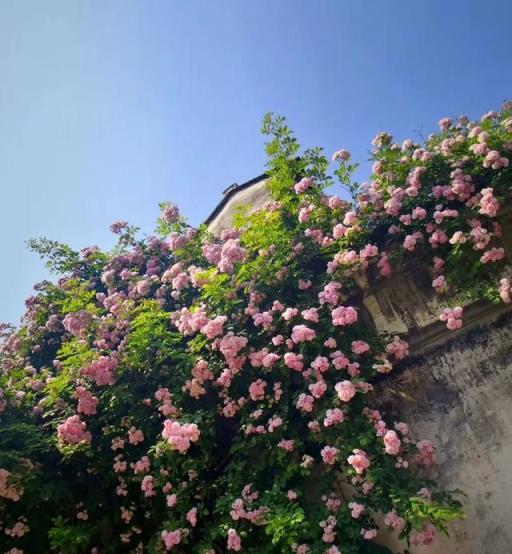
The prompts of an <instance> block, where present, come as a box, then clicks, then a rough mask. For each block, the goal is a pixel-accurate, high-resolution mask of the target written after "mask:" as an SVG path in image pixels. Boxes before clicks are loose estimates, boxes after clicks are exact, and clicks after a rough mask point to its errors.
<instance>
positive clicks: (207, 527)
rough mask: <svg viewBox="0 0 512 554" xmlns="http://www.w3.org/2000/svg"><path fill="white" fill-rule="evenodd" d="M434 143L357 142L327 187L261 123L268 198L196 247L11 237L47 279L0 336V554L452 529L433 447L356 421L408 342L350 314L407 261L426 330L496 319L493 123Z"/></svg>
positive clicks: (277, 545)
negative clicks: (365, 162)
mask: <svg viewBox="0 0 512 554" xmlns="http://www.w3.org/2000/svg"><path fill="white" fill-rule="evenodd" d="M440 128H441V130H440V132H439V133H437V134H435V135H433V136H431V137H429V139H428V140H427V141H426V142H424V143H422V144H416V143H415V142H414V141H412V140H406V141H405V142H404V143H403V144H402V145H399V144H397V143H395V142H393V139H392V137H391V136H390V135H389V134H387V133H379V134H378V135H377V136H376V137H375V139H374V141H373V146H374V149H373V154H372V157H373V162H374V163H373V168H372V177H371V182H370V183H369V184H361V185H358V184H356V183H354V182H353V178H352V174H353V172H354V170H355V168H356V165H355V164H352V163H351V156H350V153H349V152H348V151H347V150H339V151H338V152H336V153H335V154H334V155H333V162H334V170H333V171H332V172H330V170H329V167H330V164H329V162H328V160H327V159H326V158H325V157H324V156H323V154H322V151H321V150H320V149H311V150H306V151H304V152H301V151H300V149H299V145H298V143H297V141H296V140H295V138H294V137H293V135H292V134H291V132H290V130H289V129H288V127H287V126H286V124H285V121H284V120H283V119H282V118H279V117H277V118H275V117H273V116H270V115H269V116H267V117H266V118H265V120H264V132H265V133H266V134H267V135H269V136H270V139H269V142H268V144H267V153H268V155H269V165H268V174H269V181H268V189H269V194H270V195H271V200H270V201H269V202H268V204H267V205H266V206H264V207H263V208H261V209H258V210H251V209H249V208H247V209H245V210H241V212H240V213H239V214H238V215H237V216H236V218H235V221H234V227H233V228H232V229H228V230H225V231H224V232H223V233H222V235H221V236H220V237H215V236H212V235H211V234H210V233H209V232H208V229H207V228H206V227H205V226H201V227H200V228H199V229H194V228H192V227H190V226H188V225H187V224H186V223H185V221H184V220H183V218H182V217H181V216H180V213H179V211H178V209H177V208H176V207H175V206H174V205H171V204H164V205H162V214H161V217H160V219H159V222H158V227H157V231H156V233H155V236H152V237H149V238H146V239H139V238H137V237H138V235H137V230H136V229H134V228H132V227H130V226H129V225H128V224H127V223H125V222H117V223H115V224H114V225H112V231H113V232H114V233H116V234H117V235H118V236H119V241H118V244H117V246H116V247H115V248H114V250H113V251H112V252H102V251H100V250H99V249H98V248H95V247H89V248H85V249H84V250H82V251H81V252H75V251H73V250H71V249H70V248H69V247H67V246H65V245H62V244H59V243H55V242H52V241H49V240H46V239H42V240H39V241H32V242H31V246H32V248H33V249H34V250H35V251H36V252H38V253H39V254H41V255H43V256H44V257H46V258H47V259H48V264H49V266H50V268H51V269H52V270H54V271H55V272H56V273H58V274H60V278H59V279H58V280H57V281H56V282H55V283H50V282H46V281H45V282H43V283H40V284H38V285H37V286H36V294H35V295H34V296H33V297H31V298H29V299H28V300H27V303H26V305H27V311H26V314H25V316H24V318H23V320H22V324H21V326H20V327H19V328H17V329H13V328H10V327H8V326H3V327H2V337H3V341H2V347H1V355H0V356H1V357H0V361H1V367H2V373H1V376H0V387H1V388H0V410H1V416H0V417H1V422H0V423H1V433H0V520H1V522H0V545H1V547H2V552H8V553H9V554H20V553H22V552H25V553H36V552H37V553H40V552H51V551H54V552H62V553H66V554H69V553H71V554H72V553H86V552H87V553H96V554H100V553H114V552H140V553H142V552H150V553H162V552H166V551H173V552H176V553H180V552H191V553H198V554H214V553H225V552H231V551H233V552H247V553H259V554H260V553H281V552H283V553H284V552H294V553H296V554H309V553H311V554H314V553H322V554H339V553H342V554H356V553H372V552H374V553H377V552H389V550H388V549H386V548H384V547H382V546H379V537H381V536H382V534H383V533H386V529H389V530H395V531H396V532H397V533H399V534H400V536H401V537H402V538H403V539H405V541H406V544H407V545H418V544H430V543H431V542H432V541H433V540H434V538H435V534H436V530H440V531H445V530H446V528H447V524H448V522H449V521H451V520H452V519H454V518H458V517H461V516H462V512H461V505H460V503H459V501H458V500H457V494H456V493H453V492H449V491H443V490H439V489H438V487H437V486H436V484H435V483H433V482H432V481H430V480H429V479H428V467H429V466H430V465H431V464H433V463H435V447H434V445H433V443H432V442H431V441H430V440H428V438H425V437H416V436H415V434H414V429H409V427H408V425H407V424H406V423H405V422H402V421H399V419H398V418H397V417H396V415H395V414H384V413H382V412H381V411H380V410H379V406H380V398H379V392H378V391H379V390H382V389H383V388H385V386H386V379H385V374H387V373H388V372H390V371H392V370H393V368H395V367H396V366H397V365H399V364H400V363H401V362H403V360H404V359H406V357H407V355H408V353H409V350H408V344H407V342H406V340H404V337H398V336H384V335H378V334H377V333H376V332H375V331H374V330H373V329H372V328H371V327H370V326H369V325H368V323H365V317H364V313H363V312H362V309H361V306H360V304H359V303H358V301H357V299H358V292H359V284H360V283H362V282H364V281H366V282H368V283H370V286H379V281H381V280H384V279H386V278H388V277H389V276H390V275H392V274H393V272H394V271H395V269H396V268H397V266H399V265H400V264H402V263H404V260H406V259H407V257H410V256H421V263H424V264H428V265H430V267H431V272H432V287H433V293H434V294H437V295H439V298H440V300H441V306H442V309H441V310H440V314H439V319H440V320H441V321H442V322H444V324H445V325H446V327H447V329H446V332H447V333H449V332H451V330H456V329H458V328H460V327H461V326H462V325H463V324H464V305H465V304H466V303H467V302H468V300H469V299H486V300H488V301H494V302H510V301H511V298H512V294H511V284H512V281H510V279H509V276H508V274H507V269H506V265H505V258H506V252H505V250H504V247H503V245H502V244H501V242H500V237H501V233H502V231H501V226H500V223H499V221H500V213H501V210H502V208H503V204H504V200H505V199H506V198H507V197H508V194H509V189H510V183H511V182H512V179H511V177H512V170H511V168H510V167H509V157H510V154H511V152H512V106H511V105H510V104H506V105H505V106H504V107H503V109H502V111H501V112H499V113H497V112H489V113H487V114H485V115H484V116H483V117H482V118H481V119H480V120H479V121H477V122H469V121H468V120H467V119H466V118H459V119H458V120H457V121H452V120H451V119H449V118H445V119H442V120H441V121H440ZM336 181H339V182H340V183H341V184H342V186H343V187H345V189H346V190H347V191H348V192H349V194H345V195H344V198H345V199H343V198H340V197H338V196H335V195H332V194H328V192H329V193H330V191H331V188H330V187H331V185H333V184H334V183H335V182H336ZM347 198H349V199H347ZM443 302H444V306H443ZM440 325H441V324H440ZM408 547H409V546H406V548H408Z"/></svg>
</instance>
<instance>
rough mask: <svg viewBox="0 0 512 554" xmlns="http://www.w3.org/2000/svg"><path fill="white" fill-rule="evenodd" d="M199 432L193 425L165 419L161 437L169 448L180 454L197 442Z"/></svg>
mask: <svg viewBox="0 0 512 554" xmlns="http://www.w3.org/2000/svg"><path fill="white" fill-rule="evenodd" d="M200 435H201V432H200V431H199V429H198V427H197V425H196V424H195V423H183V424H180V423H179V422H178V421H173V420H170V419H166V420H165V421H164V430H163V431H162V436H163V438H164V439H166V440H167V442H168V443H169V444H170V445H171V447H172V448H173V449H175V450H177V451H178V452H180V453H184V452H186V451H187V450H188V449H189V448H190V446H191V443H193V442H197V441H198V440H199V436H200Z"/></svg>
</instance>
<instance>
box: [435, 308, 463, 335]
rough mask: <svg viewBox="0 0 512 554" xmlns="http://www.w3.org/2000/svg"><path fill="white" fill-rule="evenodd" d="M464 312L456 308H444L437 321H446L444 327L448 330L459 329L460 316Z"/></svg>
mask: <svg viewBox="0 0 512 554" xmlns="http://www.w3.org/2000/svg"><path fill="white" fill-rule="evenodd" d="M463 312H464V310H463V309H462V308H461V307H460V306H457V307H456V308H445V309H444V310H443V311H442V312H441V315H440V316H439V319H440V320H441V321H446V327H447V328H448V329H450V330H452V331H453V330H455V329H460V328H461V327H462V319H461V318H462V314H463Z"/></svg>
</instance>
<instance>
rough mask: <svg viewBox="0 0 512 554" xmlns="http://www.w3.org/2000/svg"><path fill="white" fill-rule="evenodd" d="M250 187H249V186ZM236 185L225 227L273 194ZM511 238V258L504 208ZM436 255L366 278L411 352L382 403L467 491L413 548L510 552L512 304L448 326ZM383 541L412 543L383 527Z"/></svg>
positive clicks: (476, 310)
mask: <svg viewBox="0 0 512 554" xmlns="http://www.w3.org/2000/svg"><path fill="white" fill-rule="evenodd" d="M249 190H250V189H249ZM249 190H247V189H246V190H245V191H243V195H242V194H241V195H240V196H238V195H235V196H234V197H232V198H231V199H230V202H228V203H226V205H225V206H224V208H223V210H222V211H221V217H220V218H219V219H218V220H215V221H213V222H211V223H210V229H211V230H212V231H213V232H215V233H216V234H219V233H220V231H221V230H222V229H223V228H226V227H229V224H230V221H231V217H232V213H233V209H234V208H235V207H236V206H237V205H239V204H241V203H245V202H247V201H249V202H250V203H252V204H255V205H257V206H261V205H263V203H264V202H265V201H266V200H267V199H268V197H267V194H266V190H265V187H264V184H262V183H259V186H257V187H256V188H254V190H252V192H251V193H250V192H249ZM502 223H503V224H504V237H503V243H504V247H505V249H506V251H507V255H508V259H509V260H512V215H511V213H508V214H506V215H505V216H503V217H502ZM431 283H432V276H431V274H430V273H429V270H428V261H427V260H426V259H424V260H423V259H422V257H421V254H420V255H415V256H414V257H410V259H409V260H408V261H406V262H405V263H404V264H403V266H402V268H401V270H400V271H397V272H395V274H394V275H393V276H392V277H391V278H390V279H387V280H385V281H382V280H380V281H377V282H375V283H371V282H368V281H367V278H366V277H365V276H364V275H361V279H360V283H359V284H360V290H361V292H360V298H358V299H357V303H358V305H359V306H360V309H361V315H362V317H364V318H365V319H366V321H367V323H368V324H369V325H372V326H374V327H375V328H376V329H377V330H378V331H380V332H388V333H400V335H401V336H403V337H405V338H407V340H408V341H409V344H410V347H411V356H409V358H408V359H407V360H406V362H405V363H403V364H402V366H401V367H398V368H397V369H396V370H395V372H393V373H392V374H390V375H388V376H386V377H385V378H384V379H383V380H382V381H381V382H380V383H379V384H378V385H377V386H378V387H379V388H380V393H381V394H380V395H379V396H381V395H382V398H383V401H382V409H383V411H385V412H386V413H387V415H388V416H389V417H388V419H389V418H391V419H392V420H398V419H400V420H403V421H406V422H407V423H408V424H409V425H410V427H411V430H412V433H413V434H414V435H415V436H418V437H423V438H430V439H432V440H433V442H434V443H435V445H436V446H437V447H438V456H437V464H436V465H435V466H434V468H433V469H432V471H433V473H432V474H431V476H432V477H434V478H435V479H436V480H438V481H439V482H440V484H442V485H443V486H444V487H446V488H449V489H454V488H460V489H462V490H464V491H465V492H466V494H467V495H468V497H467V499H466V500H465V502H464V509H465V512H466V514H467V517H466V519H465V520H463V521H459V522H456V523H454V524H453V526H452V531H451V536H450V538H444V537H441V538H440V539H439V540H438V541H437V543H436V544H435V546H434V547H417V548H412V552H413V553H414V554H423V553H426V552H430V553H431V554H455V553H463V554H511V553H512V306H510V305H503V304H501V305H499V306H494V305H491V304H490V303H486V302H477V303H472V304H468V305H466V306H465V307H464V327H463V328H462V329H460V330H457V331H447V330H446V327H445V325H444V323H442V322H440V321H439V319H438V316H439V312H440V311H441V308H442V307H443V305H442V303H440V299H439V297H438V296H437V295H436V294H435V293H434V291H433V289H432V285H431ZM379 538H380V542H383V543H386V544H388V545H390V546H391V545H392V546H394V547H395V548H396V547H402V548H405V545H400V544H399V543H397V541H396V540H395V539H394V538H393V537H391V536H389V535H387V534H383V535H382V536H381V537H379Z"/></svg>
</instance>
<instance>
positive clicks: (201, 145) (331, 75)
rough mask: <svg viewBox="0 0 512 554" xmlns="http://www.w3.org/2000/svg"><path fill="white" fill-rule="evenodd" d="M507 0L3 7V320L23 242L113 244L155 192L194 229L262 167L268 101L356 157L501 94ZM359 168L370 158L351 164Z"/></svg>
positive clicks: (214, 0)
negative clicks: (119, 226) (384, 134)
mask: <svg viewBox="0 0 512 554" xmlns="http://www.w3.org/2000/svg"><path fill="white" fill-rule="evenodd" d="M511 18H512V3H510V2H509V1H506V0H503V1H497V0H487V2H485V3H483V2H481V1H479V2H476V1H472V0H466V1H463V0H451V1H448V0H424V1H418V0H416V1H411V0H408V1H402V0H400V1H398V0H388V1H386V2H384V1H382V0H374V1H372V0H367V1H366V0H307V1H306V0H258V1H257V2H254V1H253V2H249V1H246V0H201V1H200V0H183V1H177V0H167V1H164V0H160V1H152V0H122V1H115V0H107V1H99V0H91V1H85V0H83V1H81V0H74V1H71V2H70V1H69V0H63V1H54V0H48V1H45V2H40V1H39V0H33V1H31V2H27V1H24V0H6V1H4V2H1V3H0V192H1V196H0V247H1V251H2V260H3V263H2V271H0V290H1V296H0V321H12V322H15V321H17V319H18V318H19V316H20V315H21V313H22V311H23V302H24V299H25V298H26V297H27V296H28V295H29V294H30V292H31V289H32V285H33V283H34V282H36V281H38V280H40V279H42V278H44V277H45V275H46V273H45V270H44V268H43V264H42V263H41V262H40V261H39V259H38V258H37V257H36V256H35V255H34V254H31V253H29V252H28V251H27V250H26V248H25V244H24V241H25V240H26V239H28V238H31V237H38V236H46V237H48V238H52V239H57V240H61V241H65V242H67V243H69V244H71V245H72V246H73V247H75V248H81V247H83V246H86V245H89V244H98V245H100V246H102V247H110V246H111V245H112V244H113V238H112V235H111V234H110V232H109V230H108V226H109V224H110V223H112V222H113V221H115V220H119V219H126V220H128V221H130V222H131V223H133V224H135V225H138V226H140V227H142V228H143V229H144V230H146V231H148V232H151V230H152V229H153V223H154V220H155V218H156V216H157V213H158V206H157V204H158V202H159V201H163V200H171V201H174V202H176V203H177V204H178V205H179V206H180V208H181V210H182V212H183V213H184V214H185V215H186V216H187V217H188V218H189V220H190V221H191V222H192V223H194V224H197V223H199V222H201V221H202V220H203V219H204V218H205V217H206V216H207V215H208V213H209V212H210V211H211V209H212V208H213V207H214V205H215V204H216V203H217V202H218V201H219V200H220V197H221V192H222V190H223V189H224V188H226V187H227V186H228V185H230V184H231V183H233V182H235V181H237V182H239V183H241V182H243V181H245V180H247V179H250V178H251V177H253V176H255V175H258V174H259V173H261V172H262V170H263V169H264V162H265V158H264V153H263V142H264V139H263V137H262V136H261V134H260V132H259V130H260V125H261V119H262V117H263V115H264V113H265V112H267V111H274V112H276V113H280V114H283V115H286V116H288V118H289V121H290V124H291V126H292V128H294V129H295V131H296V132H297V135H298V136H299V138H300V139H301V141H302V142H303V144H304V145H306V146H313V145H323V146H325V147H326V150H327V152H329V153H330V152H331V151H333V150H336V149H338V148H341V147H344V148H348V149H349V150H351V151H352V153H353V156H354V157H355V158H356V159H358V160H360V161H361V162H365V160H366V159H367V158H368V150H369V144H370V141H371V139H372V137H373V136H374V135H375V133H376V132H377V131H379V130H388V131H390V132H392V133H393V134H394V135H395V136H396V137H397V138H398V139H400V140H403V139H405V138H407V137H409V136H413V137H414V136H416V134H417V133H418V132H419V131H422V132H423V133H425V134H428V133H429V132H431V131H432V130H434V129H435V127H436V122H437V121H438V119H439V118H440V117H443V116H446V115H453V116H457V115H460V114H467V115H469V116H471V117H478V116H480V115H481V114H482V113H484V112H485V111H487V110H488V109H491V108H493V109H494V108H498V107H499V106H500V104H501V102H502V101H503V100H504V99H506V98H509V97H512V63H511V58H510V46H511V41H510V21H511ZM364 167H367V166H364Z"/></svg>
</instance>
